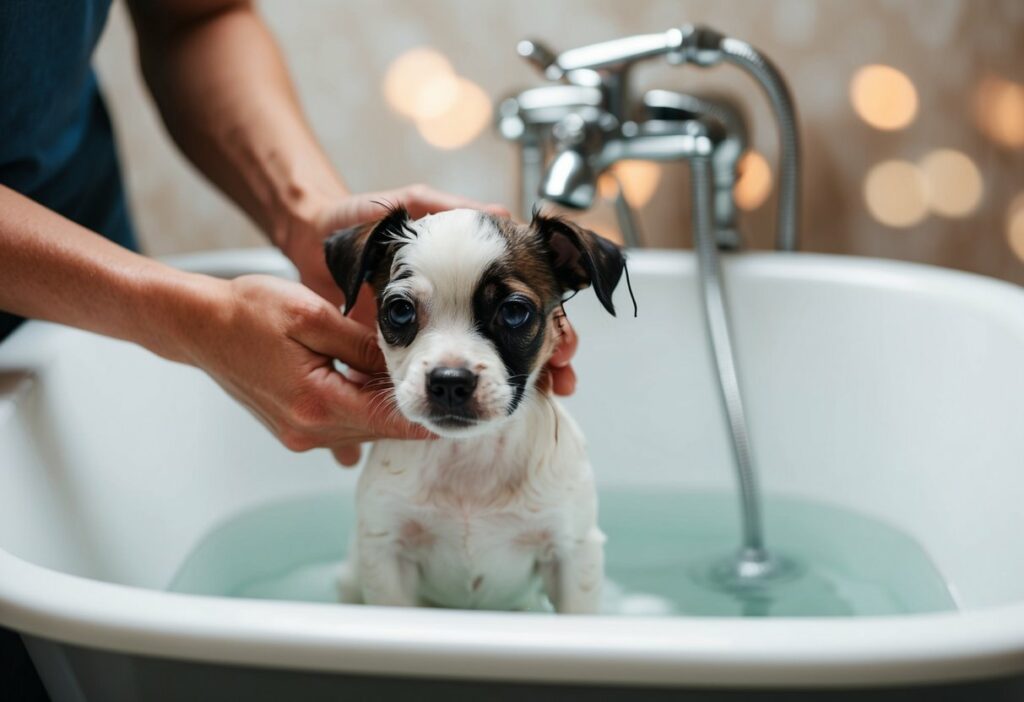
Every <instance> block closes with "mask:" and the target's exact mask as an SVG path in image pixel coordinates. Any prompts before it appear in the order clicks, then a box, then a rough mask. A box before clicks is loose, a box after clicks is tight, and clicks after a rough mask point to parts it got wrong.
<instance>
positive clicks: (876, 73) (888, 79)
mask: <svg viewBox="0 0 1024 702" xmlns="http://www.w3.org/2000/svg"><path fill="white" fill-rule="evenodd" d="M850 102H851V103H852V104H853V109H854V110H856V112H857V114H858V115H859V116H860V118H861V119H862V120H864V121H865V122H867V123H868V124H869V125H871V126H872V127H874V128H876V129H883V130H893V129H903V128H904V127H906V126H907V125H908V124H910V123H911V122H913V121H914V117H915V116H916V115H917V89H916V88H915V87H914V83H913V82H912V81H911V80H910V78H908V77H907V74H905V73H903V72H902V71H900V70H898V69H895V68H893V67H892V66H883V65H879V64H875V65H870V66H863V67H862V68H860V69H858V70H857V72H856V73H855V74H854V75H853V79H852V80H851V81H850Z"/></svg>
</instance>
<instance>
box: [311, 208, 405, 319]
mask: <svg viewBox="0 0 1024 702" xmlns="http://www.w3.org/2000/svg"><path fill="white" fill-rule="evenodd" d="M409 221H410V220H409V213H408V212H407V211H406V210H405V208H404V207H392V208H390V209H389V210H388V213H387V214H386V215H384V217H383V218H382V219H380V220H379V221H377V222H370V223H367V224H360V225H357V226H355V227H350V228H348V229H339V230H338V231H336V232H334V233H333V234H331V235H330V236H329V237H327V239H326V241H324V253H325V254H326V255H327V269H328V270H329V271H330V272H331V276H332V277H333V278H334V282H335V283H337V284H338V287H339V288H341V291H342V292H343V293H344V294H345V314H348V313H349V312H351V311H352V308H353V307H355V305H356V299H357V298H358V297H359V290H360V289H361V288H362V287H363V283H364V282H366V281H367V280H369V279H370V278H371V277H372V276H373V274H374V273H375V272H376V271H377V269H378V268H379V267H380V265H381V264H382V263H383V262H384V261H385V260H386V259H387V258H388V257H387V253H388V248H389V247H391V246H393V245H395V244H396V243H397V242H398V241H400V240H401V239H402V238H404V237H406V236H408V233H410V232H411V231H412V230H411V229H410V228H409Z"/></svg>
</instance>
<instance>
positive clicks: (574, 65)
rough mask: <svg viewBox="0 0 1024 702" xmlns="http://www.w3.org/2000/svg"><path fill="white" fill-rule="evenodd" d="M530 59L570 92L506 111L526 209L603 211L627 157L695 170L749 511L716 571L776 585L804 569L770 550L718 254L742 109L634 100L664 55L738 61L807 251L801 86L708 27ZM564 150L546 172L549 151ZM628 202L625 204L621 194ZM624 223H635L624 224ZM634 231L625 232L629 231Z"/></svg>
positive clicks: (732, 219)
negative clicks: (604, 194)
mask: <svg viewBox="0 0 1024 702" xmlns="http://www.w3.org/2000/svg"><path fill="white" fill-rule="evenodd" d="M517 49H518V51H519V54H520V55H521V56H523V57H524V58H526V59H527V60H529V61H530V62H531V63H533V64H534V65H536V66H537V67H538V68H539V69H540V70H541V71H542V72H543V74H544V76H545V77H546V78H547V79H549V80H552V81H563V82H564V84H563V85H557V84H555V85H548V86H545V87H540V88H534V89H531V90H527V91H525V92H523V93H520V94H519V95H518V96H516V97H514V98H509V99H508V100H506V101H505V102H504V103H502V105H501V107H500V109H499V115H500V117H499V129H500V131H501V133H502V134H503V135H504V136H505V137H506V138H507V139H510V140H515V141H518V142H519V144H520V146H521V147H522V148H521V157H522V161H521V167H522V182H523V191H522V200H523V205H524V214H527V212H526V210H532V208H533V198H534V197H537V196H539V197H541V198H543V199H546V200H549V201H552V202H555V203H557V204H560V205H563V206H566V207H571V208H575V209H586V208H588V207H590V206H591V204H593V201H594V198H595V196H596V192H597V179H598V177H599V176H600V175H601V174H602V173H603V172H605V171H606V170H608V169H609V168H610V167H611V166H612V165H613V164H615V163H616V162H618V161H622V160H626V159H640V160H649V161H678V160H684V161H686V162H687V163H688V164H689V166H690V170H691V179H690V180H691V196H692V199H693V206H692V213H693V215H692V217H693V219H692V226H693V230H694V248H695V250H696V253H697V261H698V268H699V277H700V289H701V293H702V296H703V301H704V309H705V322H706V325H707V331H708V338H709V342H710V346H711V351H712V356H713V358H714V362H715V368H716V371H717V375H718V381H719V389H720V392H721V398H722V406H723V410H724V414H725V418H726V423H727V426H728V429H729V437H730V439H731V447H732V450H733V459H734V463H735V469H736V475H737V482H738V484H739V492H740V502H741V507H742V520H743V522H742V532H743V542H742V545H741V548H740V550H739V553H738V554H737V555H736V556H733V557H729V558H726V559H724V560H722V561H720V562H716V563H714V564H712V565H711V574H710V575H711V581H712V582H714V583H716V584H717V585H719V586H720V587H722V588H724V589H736V588H749V587H761V586H766V585H769V584H771V583H774V582H778V581H780V580H787V579H789V578H790V577H791V576H793V575H794V574H795V571H796V568H795V567H794V566H793V565H792V562H791V561H789V560H788V559H786V558H783V557H780V556H778V555H776V554H770V553H769V551H768V550H767V548H766V546H765V540H764V531H763V524H762V515H761V498H760V489H759V486H758V481H757V473H756V470H755V467H754V457H753V452H752V449H751V445H750V435H749V432H748V428H747V420H746V413H745V411H744V406H743V397H742V392H741V388H740V383H739V378H738V374H737V371H736V364H735V355H734V353H733V344H732V334H731V332H730V329H729V317H728V306H727V301H726V297H725V290H724V287H723V283H722V275H721V267H720V263H719V258H718V250H719V249H720V248H724V249H735V248H738V247H739V245H740V236H739V232H738V229H737V226H736V205H735V201H734V199H733V194H732V193H733V186H734V184H735V179H736V165H737V162H738V160H739V158H740V156H741V155H742V154H743V152H744V150H745V149H746V144H747V131H746V128H745V125H744V123H743V120H742V119H741V117H740V115H739V112H738V111H737V110H736V109H734V108H733V107H732V106H730V105H729V104H727V103H724V102H717V101H712V100H707V99H703V98H698V97H694V96H690V95H684V94H681V93H675V92H670V91H667V90H652V91H649V92H647V93H646V94H644V95H643V97H642V98H641V100H640V104H639V106H638V107H636V108H634V106H633V105H632V103H631V95H630V91H629V69H630V68H631V67H632V65H633V64H634V63H636V62H638V61H641V60H645V59H651V58H654V57H659V56H664V57H666V58H667V60H668V61H669V62H670V63H672V64H693V65H697V66H702V67H706V66H713V65H716V64H718V63H722V62H728V63H732V64H735V65H737V66H739V67H741V68H743V69H745V70H746V71H747V72H748V73H750V74H751V75H752V76H753V77H754V78H755V79H756V80H757V81H758V82H759V83H760V85H761V86H762V88H763V89H764V91H765V92H766V93H767V95H768V97H769V100H770V102H771V104H772V108H773V110H774V112H775V116H776V120H777V122H778V127H779V141H780V154H779V178H778V181H779V205H778V220H777V231H776V240H777V246H778V248H779V249H782V250H793V249H795V248H796V246H797V241H798V229H797V215H798V210H799V185H800V182H799V154H800V152H799V141H798V134H797V123H796V115H795V109H794V107H793V103H792V99H791V98H790V94H789V90H788V89H787V87H786V84H785V82H784V81H783V79H782V77H781V74H780V73H779V71H778V70H777V69H776V68H775V67H774V65H773V64H772V63H771V62H770V61H769V60H768V59H766V58H765V57H763V56H762V55H761V54H760V53H759V52H758V51H757V50H756V49H754V48H753V47H751V46H750V45H749V44H747V43H745V42H742V41H739V40H737V39H733V38H729V37H725V36H722V35H721V34H719V33H718V32H715V31H714V30H711V29H708V28H706V27H698V26H693V25H686V26H683V27H680V28H673V29H670V30H668V31H667V32H664V33H659V34H644V35H639V36H633V37H626V38H623V39H617V40H613V41H608V42H602V43H599V44H593V45H590V46H584V47H580V48H577V49H571V50H569V51H565V52H563V53H562V54H558V55H556V54H554V53H553V52H551V51H550V50H548V49H547V48H545V47H544V46H543V45H541V44H539V43H538V42H535V41H523V42H520V44H519V46H518V47H517ZM548 151H553V152H554V153H553V155H552V157H551V159H550V161H549V162H548V163H547V165H546V166H545V165H544V164H545V156H546V154H547V152H548ZM618 197H619V198H620V199H621V198H622V194H621V189H620V192H619V195H618ZM624 211H625V212H628V211H629V208H628V205H626V206H625V207H623V206H622V203H617V207H616V212H617V213H618V214H619V218H620V227H621V228H622V229H623V234H624V238H625V239H626V242H627V244H630V245H635V244H636V235H635V232H634V231H632V226H631V219H632V218H631V217H625V218H624V217H623V212H624ZM624 220H626V221H625V222H624ZM624 224H625V226H623V225H624Z"/></svg>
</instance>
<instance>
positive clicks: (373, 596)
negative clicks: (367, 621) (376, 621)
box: [359, 532, 419, 607]
mask: <svg viewBox="0 0 1024 702" xmlns="http://www.w3.org/2000/svg"><path fill="white" fill-rule="evenodd" d="M359 578H360V581H361V583H362V589H363V601H364V602H365V603H366V604H369V605H384V606H389V607H415V606H416V605H417V604H418V603H419V598H418V596H417V591H418V589H419V573H418V570H417V568H416V565H415V564H414V563H412V562H410V561H408V560H406V559H404V558H402V557H401V556H400V554H399V553H398V549H397V548H396V544H395V542H394V538H393V537H392V535H391V534H390V532H382V533H376V534H364V535H361V538H360V543H359Z"/></svg>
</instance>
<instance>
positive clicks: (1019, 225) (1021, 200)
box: [1006, 193, 1024, 261]
mask: <svg viewBox="0 0 1024 702" xmlns="http://www.w3.org/2000/svg"><path fill="white" fill-rule="evenodd" d="M1006 240H1007V241H1008V242H1009V243H1010V248H1011V249H1013V253H1014V255H1016V256H1017V258H1019V259H1020V260H1021V261H1024V193H1020V194H1019V195H1017V197H1015V198H1013V202H1011V203H1010V209H1009V210H1008V211H1007V216H1006Z"/></svg>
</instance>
